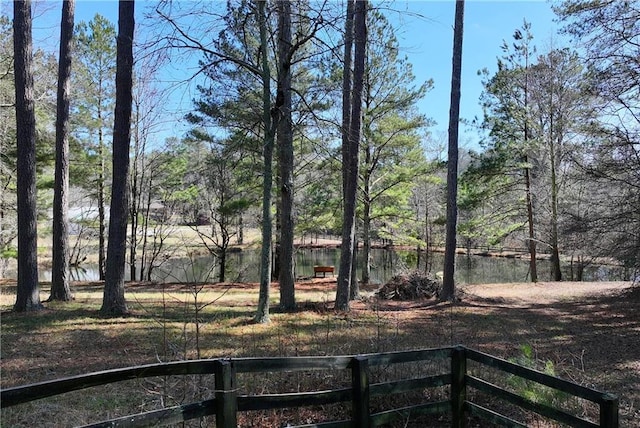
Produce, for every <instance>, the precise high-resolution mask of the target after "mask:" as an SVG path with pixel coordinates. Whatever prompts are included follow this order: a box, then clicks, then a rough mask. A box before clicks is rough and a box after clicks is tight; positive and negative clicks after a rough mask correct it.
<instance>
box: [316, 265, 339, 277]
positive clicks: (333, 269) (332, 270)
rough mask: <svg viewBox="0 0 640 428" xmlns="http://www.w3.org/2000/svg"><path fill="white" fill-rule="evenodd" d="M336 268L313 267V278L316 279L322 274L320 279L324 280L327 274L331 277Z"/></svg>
mask: <svg viewBox="0 0 640 428" xmlns="http://www.w3.org/2000/svg"><path fill="white" fill-rule="evenodd" d="M335 270H336V268H335V267H333V266H314V267H313V277H314V278H316V277H317V276H318V274H319V273H321V272H322V277H323V278H324V277H325V276H326V274H327V273H330V274H331V276H333V273H334V272H335Z"/></svg>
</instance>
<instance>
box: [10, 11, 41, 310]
mask: <svg viewBox="0 0 640 428" xmlns="http://www.w3.org/2000/svg"><path fill="white" fill-rule="evenodd" d="M13 15H14V18H13V54H14V69H15V91H16V134H17V135H16V137H17V144H18V161H17V169H18V175H17V178H18V183H17V191H18V195H17V203H18V287H17V293H16V303H15V305H14V306H13V310H14V311H16V312H26V311H32V310H37V309H40V308H41V307H42V304H41V303H40V286H39V284H38V230H37V229H38V227H37V206H36V115H35V108H34V99H33V68H32V56H33V55H32V32H31V25H32V21H31V1H30V0H24V1H14V3H13Z"/></svg>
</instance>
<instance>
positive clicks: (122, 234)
mask: <svg viewBox="0 0 640 428" xmlns="http://www.w3.org/2000/svg"><path fill="white" fill-rule="evenodd" d="M134 5H135V3H134V2H133V1H128V0H120V2H119V12H118V45H117V67H116V108H115V115H114V125H113V185H112V190H111V210H110V220H109V244H108V247H107V270H106V278H105V284H104V296H103V300H102V308H101V309H100V311H101V312H102V313H105V314H110V315H122V314H126V313H127V312H128V310H127V305H126V302H125V299H124V270H125V254H126V250H127V208H128V204H127V200H128V190H129V187H128V183H127V182H128V179H129V141H130V139H131V106H132V101H133V31H134V27H135V21H134Z"/></svg>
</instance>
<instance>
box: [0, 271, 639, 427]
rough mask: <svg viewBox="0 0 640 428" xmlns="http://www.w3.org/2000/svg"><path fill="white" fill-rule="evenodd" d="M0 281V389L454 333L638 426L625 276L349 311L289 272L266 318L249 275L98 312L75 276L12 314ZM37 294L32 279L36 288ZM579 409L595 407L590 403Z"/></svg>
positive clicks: (325, 378) (309, 378)
mask: <svg viewBox="0 0 640 428" xmlns="http://www.w3.org/2000/svg"><path fill="white" fill-rule="evenodd" d="M0 290H1V292H0V308H1V309H2V311H3V312H2V319H1V321H2V330H1V347H2V348H1V349H2V356H1V361H0V364H1V366H0V369H1V375H2V377H1V385H2V387H10V386H17V385H22V384H27V383H32V382H38V381H43V380H51V379H56V378H61V377H65V376H70V375H76V374H82V373H88V372H93V371H98V370H105V369H110V368H117V367H126V366H132V365H139V364H148V363H155V362H164V361H176V360H184V359H195V358H213V357H232V356H233V357H237V356H255V357H261V356H295V355H345V354H357V353H369V352H384V351H393V350H406V349H417V348H430V347H440V346H447V345H450V344H458V343H461V344H464V345H466V346H469V347H472V348H476V349H479V350H481V351H484V352H487V353H490V354H494V355H497V356H500V357H503V358H508V359H512V360H514V361H518V362H520V363H523V364H526V365H531V366H535V367H538V368H540V369H549V368H551V370H552V371H553V373H554V374H556V375H558V376H560V377H563V378H565V379H569V380H572V381H574V382H577V383H580V384H583V385H586V386H589V387H594V388H596V389H601V390H606V391H609V392H613V393H615V394H618V395H619V396H620V417H621V425H620V426H621V427H640V422H638V421H639V420H640V409H639V407H640V315H639V312H638V310H637V308H638V304H639V303H640V290H639V289H638V288H637V287H636V288H633V287H631V284H630V283H623V282H608V283H557V284H554V283H540V284H536V285H531V284H502V285H500V284H495V285H482V286H480V285H478V286H468V287H467V288H466V289H465V294H464V296H463V299H462V301H461V302H459V303H457V304H454V305H451V304H447V303H437V302H435V301H429V300H426V301H416V302H387V301H378V300H376V299H375V298H374V297H373V296H372V290H369V291H368V292H367V291H365V295H366V296H365V298H364V299H363V300H362V301H358V302H355V303H354V304H353V309H352V310H351V311H350V312H348V313H337V312H335V311H333V309H332V306H333V299H334V297H335V280H334V279H329V278H327V279H315V280H312V281H306V282H301V283H298V284H297V288H296V297H297V301H298V306H299V311H297V312H296V313H293V314H285V313H278V312H277V310H276V308H275V305H276V300H277V297H278V292H279V291H278V289H277V284H276V285H274V286H273V289H272V298H273V306H272V317H271V321H272V322H271V323H270V324H268V325H257V324H254V323H253V322H252V317H253V314H254V311H255V306H256V302H257V285H256V284H245V283H243V284H206V285H189V284H147V283H131V284H128V285H127V292H126V297H127V301H128V305H129V309H130V310H131V314H130V315H129V316H127V317H122V318H104V317H102V316H100V315H99V314H98V309H99V308H100V305H101V299H102V284H101V283H75V284H74V285H73V290H74V294H75V297H76V298H75V300H74V301H73V302H71V303H47V304H46V309H44V310H42V311H40V312H38V313H31V314H15V313H12V312H10V309H11V305H12V304H13V300H14V293H15V282H12V281H7V280H0ZM47 296H48V290H47V285H46V284H44V285H43V291H42V297H43V299H44V298H46V297H47ZM412 370H413V369H412ZM345 381H346V380H345V379H343V378H341V377H340V376H337V375H334V374H331V373H325V372H321V373H316V374H309V375H305V374H295V375H291V376H289V377H286V376H275V375H260V376H258V375H255V376H252V377H246V378H244V379H243V380H242V382H243V388H246V389H247V390H251V391H253V392H264V393H266V392H269V393H274V392H281V391H301V390H311V389H314V388H318V387H326V388H330V387H333V386H335V385H339V384H341V383H342V382H345ZM508 383H509V382H508V381H507V384H508ZM511 386H512V387H513V388H516V389H517V388H521V387H520V386H518V385H515V384H514V385H511ZM212 389H213V384H212V380H211V379H210V378H208V377H202V376H200V377H196V376H194V377H182V378H164V379H145V380H135V381H127V382H126V383H124V384H118V385H110V386H106V387H100V388H93V389H89V390H85V391H78V392H74V393H69V394H66V395H64V396H61V397H55V398H51V399H45V400H40V401H36V402H33V403H30V404H26V405H21V406H16V407H15V408H9V409H5V410H3V412H2V415H1V418H2V419H1V421H2V426H24V427H28V426H70V425H78V424H83V423H89V422H97V421H99V420H103V419H106V418H111V417H116V416H121V415H124V414H127V413H134V412H135V413H137V412H141V411H146V410H150V409H154V408H158V407H159V406H170V405H176V404H179V403H187V402H190V401H194V400H192V399H193V398H196V399H197V398H198V397H202V396H204V397H207V396H209V395H210V394H211V391H212ZM534 392H535V391H534ZM437 393H438V392H436V394H437ZM396 404H397V403H396ZM572 406H573V407H575V406H576V404H575V403H574V404H572ZM577 406H578V407H580V405H579V404H578V405H577ZM344 411H345V410H344V409H342V408H340V406H336V408H331V409H329V408H322V409H301V410H298V411H296V413H295V415H293V416H292V414H289V413H286V414H285V413H282V412H276V411H272V412H252V414H248V415H243V416H242V419H241V422H242V424H243V425H242V426H256V427H259V426H263V427H264V426H280V424H282V423H283V422H285V421H288V420H291V418H293V417H295V419H296V421H297V423H303V422H305V421H309V422H310V421H314V420H318V419H324V418H325V416H327V415H332V414H335V415H340V414H341V412H344ZM577 411H578V413H580V412H582V413H584V414H586V415H588V416H593V412H594V409H590V408H586V407H585V408H584V409H582V408H579V409H578V410H577ZM530 422H531V423H532V424H533V425H534V426H548V425H546V424H545V423H544V422H542V421H539V420H537V419H532V420H530ZM416 426H419V425H416ZM482 426H486V425H482Z"/></svg>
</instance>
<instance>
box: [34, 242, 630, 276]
mask: <svg viewBox="0 0 640 428" xmlns="http://www.w3.org/2000/svg"><path fill="white" fill-rule="evenodd" d="M259 256H260V255H259V251H257V250H249V251H241V252H237V253H231V254H230V255H229V260H230V261H229V267H228V269H227V281H238V282H258V281H259V266H260V257H259ZM358 261H359V262H360V263H358V265H359V266H360V265H361V258H360V257H359V258H358ZM443 263H444V255H443V254H440V253H431V254H429V256H428V258H427V259H426V260H425V256H424V254H423V255H422V256H421V260H420V266H419V267H418V257H417V254H416V252H415V251H394V250H384V249H374V250H372V252H371V266H372V269H371V281H372V282H373V283H378V284H384V283H385V282H387V281H388V280H389V279H390V278H391V277H392V276H393V275H395V274H397V273H400V272H403V271H407V270H410V269H416V268H417V267H418V268H419V269H420V270H422V271H429V272H432V273H435V272H439V271H442V270H443ZM339 264H340V250H339V249H336V248H313V249H298V250H297V252H296V268H295V269H296V271H295V273H296V277H297V278H303V277H312V276H313V266H314V265H324V266H336V275H337V267H338V265H339ZM564 268H565V272H564V274H563V275H564V278H565V279H566V280H569V279H570V266H564ZM126 275H127V278H126V279H127V280H129V279H130V278H129V276H128V275H129V269H127V270H126ZM358 276H359V277H360V273H358ZM538 276H539V279H540V280H541V281H544V280H549V279H550V278H551V264H550V262H549V261H545V260H540V261H539V264H538ZM71 277H72V280H75V281H96V280H98V270H97V266H92V265H84V266H83V268H82V269H74V270H73V271H72V272H71ZM455 278H456V283H457V284H487V283H496V282H522V281H527V280H528V279H529V262H528V261H527V260H522V259H515V258H502V257H483V256H466V255H458V256H456V272H455ZM40 279H41V280H42V281H50V280H51V271H48V270H41V271H40ZM153 279H154V280H155V281H159V282H205V281H209V282H214V281H216V280H217V267H216V263H215V259H214V258H213V257H198V258H195V259H170V260H167V261H166V262H164V264H163V265H162V266H159V267H157V268H155V270H154V275H153ZM583 279H584V280H585V281H621V280H623V279H624V275H623V271H622V269H621V268H619V267H615V266H601V265H590V266H588V267H587V268H585V273H584V278H583Z"/></svg>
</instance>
